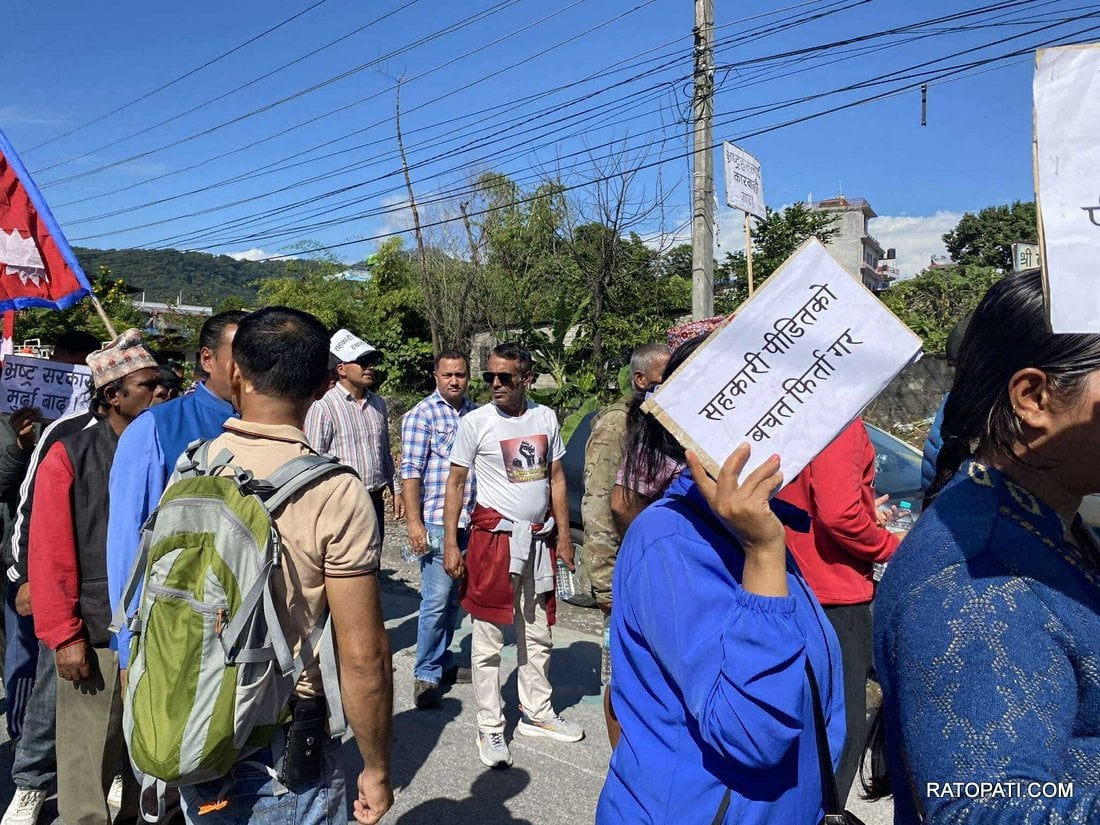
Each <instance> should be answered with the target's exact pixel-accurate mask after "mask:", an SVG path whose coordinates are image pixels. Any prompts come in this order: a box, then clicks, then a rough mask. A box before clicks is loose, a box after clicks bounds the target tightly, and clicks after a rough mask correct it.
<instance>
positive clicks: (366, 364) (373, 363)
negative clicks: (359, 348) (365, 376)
mask: <svg viewBox="0 0 1100 825" xmlns="http://www.w3.org/2000/svg"><path fill="white" fill-rule="evenodd" d="M352 363H353V364H357V365H358V366H360V367H362V368H363V369H369V368H370V367H377V366H378V365H379V364H380V363H382V359H381V358H379V357H378V356H377V355H364V356H363V357H362V358H356V359H355V360H354V361H353V362H352Z"/></svg>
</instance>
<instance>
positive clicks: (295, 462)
mask: <svg viewBox="0 0 1100 825" xmlns="http://www.w3.org/2000/svg"><path fill="white" fill-rule="evenodd" d="M344 469H346V468H345V467H344V465H343V464H341V463H340V462H338V461H337V460H336V459H335V458H333V457H332V456H326V455H303V456H299V457H298V458H294V459H291V460H290V461H288V462H287V463H286V464H284V465H283V466H282V467H280V468H279V469H278V470H276V471H275V472H273V473H272V474H271V475H269V476H268V477H267V484H268V485H270V489H269V491H265V494H264V495H261V499H262V500H263V502H264V506H265V507H267V509H268V512H274V511H275V510H277V509H279V507H281V506H282V505H283V504H285V503H286V502H287V500H288V499H290V497H291V496H293V495H294V494H295V493H297V492H298V491H299V490H302V489H304V488H305V487H307V486H308V485H310V484H312V483H313V482H315V481H317V480H318V479H320V478H323V477H325V476H327V475H329V474H330V473H336V472H340V471H342V470H344Z"/></svg>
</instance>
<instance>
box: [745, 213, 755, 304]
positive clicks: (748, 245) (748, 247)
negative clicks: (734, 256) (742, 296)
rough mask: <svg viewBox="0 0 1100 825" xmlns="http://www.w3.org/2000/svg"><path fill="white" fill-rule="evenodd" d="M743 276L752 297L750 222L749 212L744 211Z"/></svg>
mask: <svg viewBox="0 0 1100 825" xmlns="http://www.w3.org/2000/svg"><path fill="white" fill-rule="evenodd" d="M745 276H746V277H747V278H748V281H749V297H750V298H751V297H752V293H753V283H752V223H751V220H750V217H749V213H748V212H746V213H745Z"/></svg>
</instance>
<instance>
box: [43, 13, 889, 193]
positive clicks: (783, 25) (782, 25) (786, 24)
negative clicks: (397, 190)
mask: <svg viewBox="0 0 1100 825" xmlns="http://www.w3.org/2000/svg"><path fill="white" fill-rule="evenodd" d="M867 1H868V0H859V2H867ZM820 2H821V0H811V2H809V3H799V4H795V5H794V6H789V7H786V8H784V9H777V10H774V11H771V12H766V13H763V14H757V15H752V16H750V17H746V18H742V20H741V21H734V22H733V23H727V24H725V25H724V26H721V27H719V28H725V27H728V26H730V25H734V24H735V23H737V22H745V21H753V20H757V19H761V18H764V17H772V16H775V15H778V14H781V13H784V12H786V11H788V10H791V9H794V8H801V7H804V6H806V5H815V4H817V3H820ZM844 2H846V0H833V2H831V3H829V4H828V5H829V6H838V5H841V4H843V3H844ZM857 4H858V3H857ZM850 5H852V4H849V6H850ZM827 7H828V6H827ZM841 10H843V9H841ZM816 19H818V16H817V15H815V16H813V17H804V18H787V19H786V20H780V21H778V24H776V25H774V26H773V27H772V28H770V29H768V30H767V31H766V32H764V34H766V35H767V36H771V35H774V34H776V33H778V32H780V31H784V30H786V29H789V28H792V27H793V26H794V25H801V24H803V23H805V22H809V21H810V20H816ZM792 20H793V22H790V21H792ZM606 22H612V21H606ZM606 22H605V23H604V24H603V25H606ZM594 28H595V27H594ZM763 29H765V27H764V26H763V25H761V26H759V27H757V28H755V29H753V30H751V31H750V32H747V33H742V34H739V35H736V36H734V37H732V38H728V39H727V40H723V41H719V43H720V44H729V43H736V42H741V41H743V40H744V39H746V38H747V37H748V36H749V34H751V33H753V32H760V31H761V30H763ZM589 31H591V30H589ZM685 37H686V36H685ZM573 39H576V38H575V37H574V38H573ZM682 39H684V37H679V38H673V39H672V40H670V41H667V42H666V43H664V44H661V45H660V46H656V47H654V48H652V49H648V50H645V51H642V52H640V53H639V54H638V55H634V56H632V57H630V58H627V60H632V59H634V57H639V56H641V55H644V54H647V53H649V52H651V51H656V50H658V49H661V48H664V47H665V46H667V45H671V44H672V43H675V42H678V41H679V40H682ZM564 42H568V41H563V42H560V43H558V44H555V46H552V47H550V48H549V49H546V50H544V51H543V52H542V53H541V54H545V53H546V52H548V51H552V50H553V49H554V48H558V47H560V46H561V45H564ZM530 59H532V58H530V57H529V58H526V60H530ZM660 59H663V58H662V57H660V56H658V57H657V58H654V60H660ZM520 62H523V61H520ZM439 68H441V67H438V66H437V67H436V68H435V69H434V70H429V71H428V72H424V73H421V75H418V77H421V76H423V75H424V74H428V73H431V71H436V70H438V69H439ZM610 68H611V72H610V73H612V74H613V73H615V72H616V71H619V70H621V69H619V68H617V67H614V66H612V67H610ZM498 71H499V70H497V71H494V72H490V73H489V74H487V75H485V76H483V77H482V78H480V79H479V80H476V81H473V82H471V83H468V84H466V85H465V86H462V87H460V88H459V89H455V90H452V91H451V92H448V93H446V94H442V95H438V96H436V97H435V98H432V99H431V100H429V101H426V102H425V103H422V104H419V105H417V106H415V107H413V108H412V109H410V110H409V112H413V111H417V110H419V109H423V108H425V107H427V106H429V105H432V104H434V103H437V102H439V101H440V100H443V99H445V98H447V97H450V96H452V95H453V94H457V93H458V92H460V91H463V90H464V89H468V88H470V87H472V86H474V85H477V84H478V83H480V82H483V81H486V80H490V79H492V78H493V77H495V76H496V74H497V73H498ZM597 76H599V73H597V74H595V75H590V76H589V77H587V78H584V79H582V80H581V81H576V82H575V83H573V84H566V85H565V86H559V87H557V88H556V89H551V90H548V91H546V92H544V93H539V94H538V95H530V96H527V97H526V98H519V99H517V100H515V101H512V102H505V103H503V104H498V105H497V106H494V107H489V108H488V109H485V110H482V112H488V111H492V110H493V109H503V110H506V111H508V110H510V109H511V108H512V107H513V106H514V105H515V104H517V103H522V102H524V101H525V100H535V99H538V98H539V97H541V96H543V95H548V94H551V93H554V92H557V91H562V90H564V89H567V88H570V87H571V86H573V85H578V84H579V83H583V82H587V81H588V80H591V79H593V78H594V77H597ZM406 82H408V81H406ZM379 94H381V93H376V94H372V95H369V96H368V97H366V98H360V99H358V100H356V101H353V102H352V103H350V104H346V105H344V106H341V107H340V108H338V109H334V110H331V111H329V112H325V113H323V114H321V115H318V116H315V117H313V118H310V119H308V120H305V121H302V122H299V123H296V124H294V125H292V126H290V127H287V128H284V129H282V130H281V131H279V132H276V133H274V134H273V135H269V136H267V137H264V138H261V139H259V140H255V141H253V142H251V143H249V144H247V145H245V146H238V147H234V148H233V149H230V150H228V151H225V152H222V153H221V154H218V155H214V156H213V157H211V158H207V159H205V160H203V161H200V162H198V163H195V164H191V165H190V166H187V167H184V168H182V169H175V170H172V171H170V172H165V173H162V174H160V175H156V176H153V177H151V178H147V179H145V180H141V181H137V182H134V183H131V184H128V185H127V186H124V187H120V188H118V189H114V190H110V191H108V192H104V193H101V194H97V195H92V196H88V197H85V198H80V199H78V200H75V201H69V202H67V203H62V204H59V206H58V208H63V207H65V206H70V205H73V204H76V203H83V202H86V201H89V200H95V199H98V198H100V197H105V196H107V195H114V194H118V193H120V192H123V191H128V190H131V189H134V188H136V187H138V186H141V185H144V184H145V183H150V182H153V181H156V180H162V179H164V178H167V177H172V176H174V175H178V174H181V173H183V172H187V171H193V170H194V169H196V168H199V167H201V166H204V165H206V164H207V163H209V162H212V161H214V160H219V159H221V158H225V157H229V156H232V155H236V154H239V153H241V152H244V151H247V150H248V149H251V148H254V147H255V146H258V145H260V144H261V143H265V142H267V141H269V140H272V139H274V138H276V137H281V136H283V135H285V134H288V133H289V132H291V131H294V130H296V129H298V128H301V127H302V126H306V125H309V124H310V123H313V122H316V121H317V120H320V119H322V118H325V117H328V116H329V115H332V114H335V113H337V112H339V111H342V110H344V109H346V108H349V107H350V106H354V105H359V104H361V103H364V102H367V101H368V100H371V99H374V98H376V97H378V96H379ZM475 114H480V113H475ZM388 122H389V119H388V118H386V119H383V120H379V121H377V122H375V123H372V124H370V125H368V126H366V127H362V128H360V129H357V130H355V131H353V132H351V133H348V134H346V135H342V136H341V137H338V138H333V139H330V140H327V141H325V142H324V143H322V144H320V145H318V146H315V147H312V148H310V149H307V150H304V152H299V153H295V154H294V155H291V156H288V157H287V158H283V159H282V160H280V161H276V162H275V165H278V164H280V163H282V162H284V161H286V160H290V159H293V158H296V157H298V156H299V155H301V154H307V153H309V152H311V151H314V150H316V149H319V148H323V147H325V146H328V145H332V144H334V143H338V142H340V141H341V140H344V139H346V138H348V137H351V136H352V135H355V134H360V133H363V132H366V131H369V130H370V129H372V128H374V127H376V126H380V125H383V124H385V123H388ZM425 128H432V127H421V129H416V130H412V131H413V132H417V131H422V130H423V129H425ZM388 140H389V138H385V139H382V140H377V141H372V142H369V143H366V144H360V145H359V146H356V147H351V149H350V150H349V151H351V150H354V149H363V148H368V147H369V146H372V145H377V144H378V143H381V142H387V141H388ZM270 166H271V165H270V164H268V165H265V167H261V169H260V170H255V171H257V172H258V173H259V174H266V173H269V172H270ZM245 174H246V175H247V174H248V173H245ZM242 179H247V177H242V176H240V175H238V176H234V177H233V178H229V179H227V180H225V181H224V183H231V182H237V181H240V180H242ZM55 183H58V182H55ZM49 185H52V184H43V186H49ZM185 194H194V192H189V193H185ZM150 205H154V204H150ZM136 208H141V207H140V206H139V207H136Z"/></svg>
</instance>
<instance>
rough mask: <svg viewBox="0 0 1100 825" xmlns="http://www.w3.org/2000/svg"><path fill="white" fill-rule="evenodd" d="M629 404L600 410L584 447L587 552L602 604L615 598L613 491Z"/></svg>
mask: <svg viewBox="0 0 1100 825" xmlns="http://www.w3.org/2000/svg"><path fill="white" fill-rule="evenodd" d="M626 406H627V404H626V401H620V402H618V403H615V404H612V405H610V406H608V407H605V408H604V409H602V410H600V412H599V414H598V415H597V416H596V418H595V420H594V421H593V422H592V434H591V435H590V436H589V437H588V443H587V444H586V445H585V448H584V497H583V498H582V499H581V517H582V518H583V519H584V553H585V561H586V564H587V565H588V568H589V572H590V575H591V577H592V592H593V594H594V595H595V596H596V601H597V602H599V603H600V604H607V603H609V602H610V601H611V574H612V573H613V571H614V569H615V557H616V556H617V555H618V554H619V542H620V540H621V538H622V537H621V536H620V535H619V531H618V530H617V529H615V523H614V522H613V521H612V520H611V490H612V488H613V487H614V486H615V475H616V473H618V471H619V464H620V463H621V462H622V458H623V441H624V438H625V436H626Z"/></svg>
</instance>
